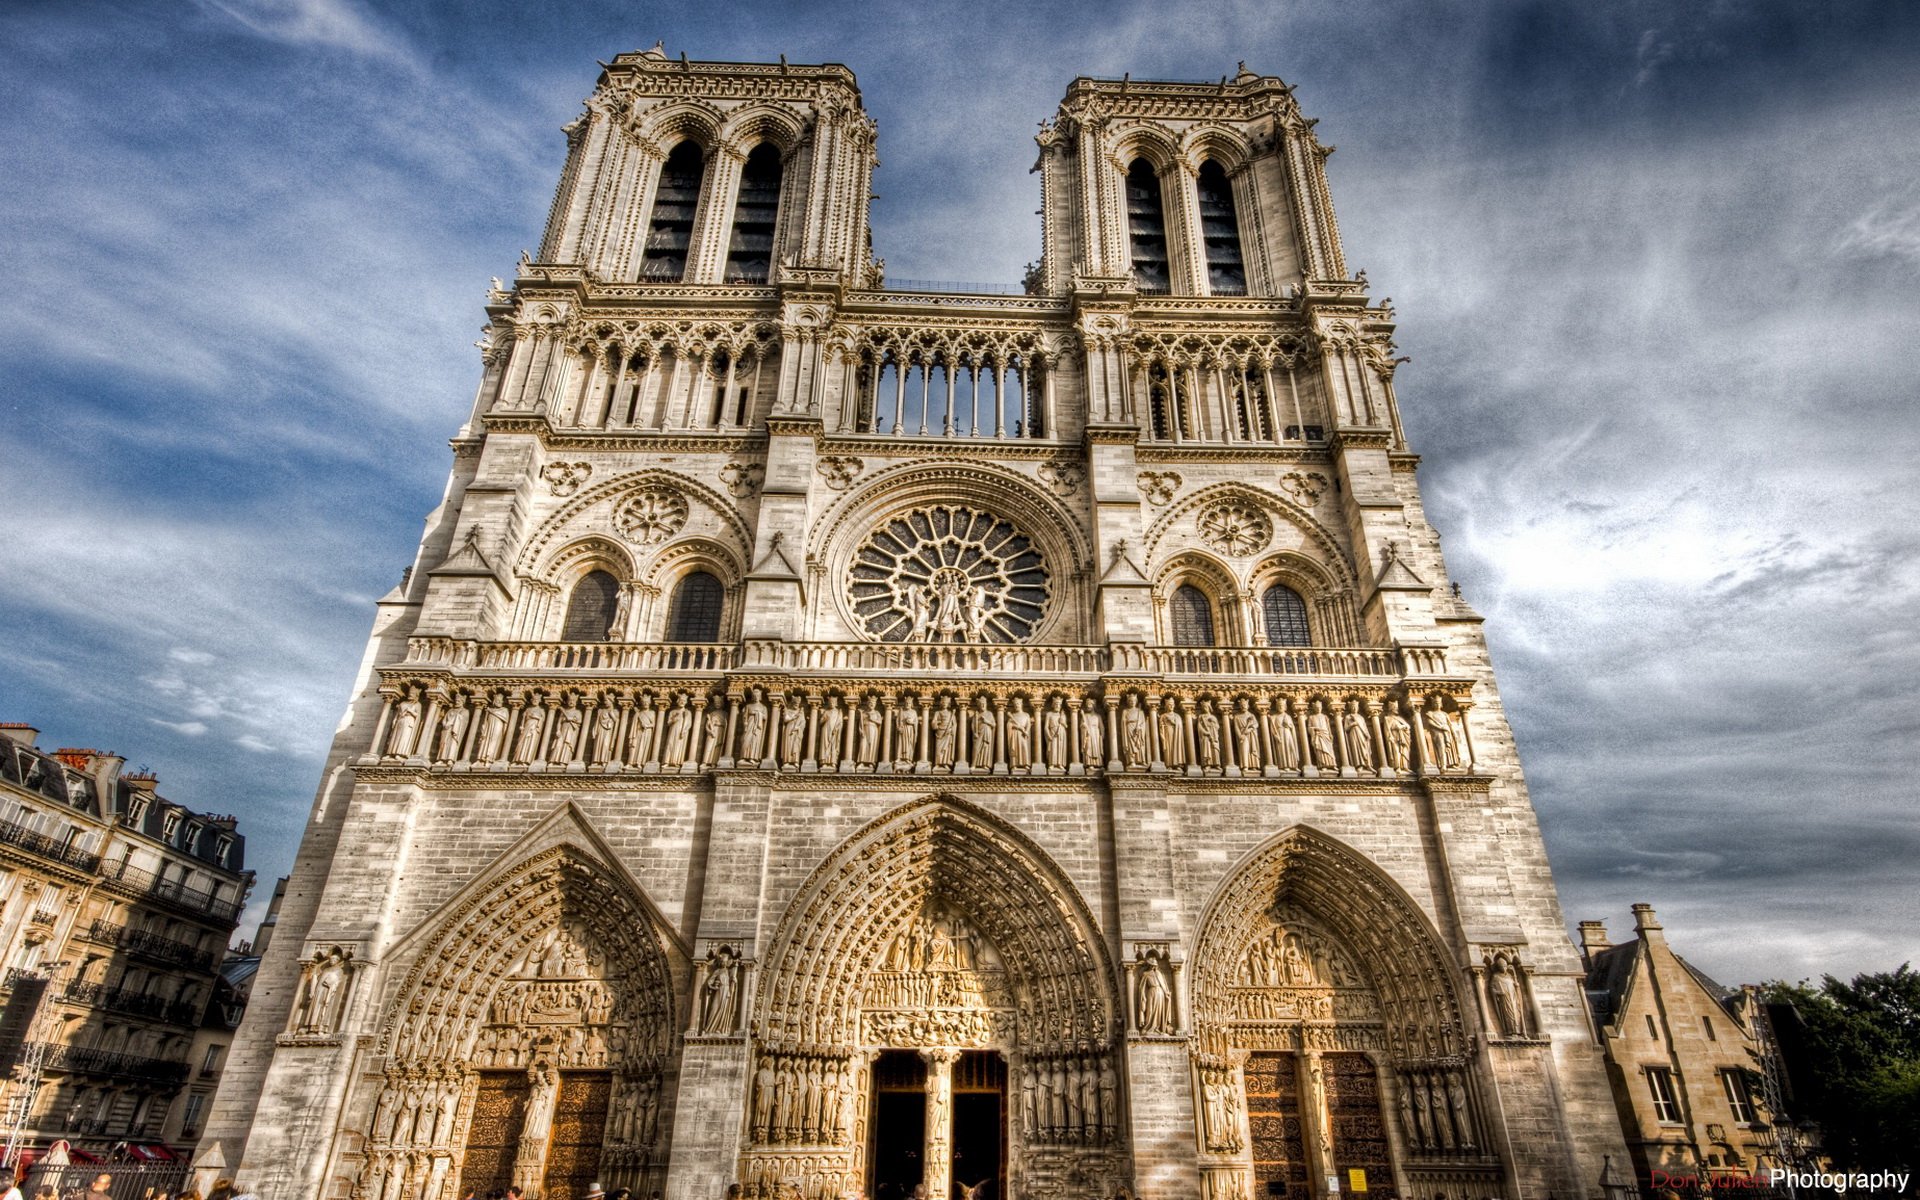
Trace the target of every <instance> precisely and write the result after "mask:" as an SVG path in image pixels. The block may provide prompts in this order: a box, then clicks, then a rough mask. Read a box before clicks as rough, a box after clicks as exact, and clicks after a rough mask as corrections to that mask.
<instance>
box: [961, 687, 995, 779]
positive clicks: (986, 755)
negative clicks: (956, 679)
mask: <svg viewBox="0 0 1920 1200" xmlns="http://www.w3.org/2000/svg"><path fill="white" fill-rule="evenodd" d="M993 727H994V721H993V711H992V710H991V709H989V708H988V707H987V698H986V697H985V696H975V697H974V698H973V716H972V718H971V719H970V721H969V723H968V727H967V736H968V737H969V738H971V739H972V741H973V745H972V751H973V753H972V756H971V762H972V766H973V769H974V770H976V771H991V770H992V769H993V733H994V728H993Z"/></svg>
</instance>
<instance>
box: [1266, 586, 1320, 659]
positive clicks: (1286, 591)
mask: <svg viewBox="0 0 1920 1200" xmlns="http://www.w3.org/2000/svg"><path fill="white" fill-rule="evenodd" d="M1260 616H1261V618H1262V621H1263V623H1264V624H1265V625H1266V627H1267V645H1269V646H1311V645H1313V634H1312V631H1310V630H1309V629H1308V628H1307V602H1306V601H1305V600H1302V599H1301V598H1300V593H1299V592H1296V591H1294V590H1293V589H1292V588H1290V587H1288V586H1287V585H1286V584H1284V583H1276V584H1274V585H1273V586H1272V587H1270V588H1268V589H1267V590H1266V593H1265V594H1264V595H1262V596H1261V597H1260Z"/></svg>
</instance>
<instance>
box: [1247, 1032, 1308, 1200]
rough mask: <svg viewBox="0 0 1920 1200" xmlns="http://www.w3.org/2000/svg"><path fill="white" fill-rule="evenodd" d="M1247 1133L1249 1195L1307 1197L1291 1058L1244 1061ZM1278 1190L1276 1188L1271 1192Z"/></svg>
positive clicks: (1254, 1056) (1265, 1056) (1264, 1057)
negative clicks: (1249, 1141)
mask: <svg viewBox="0 0 1920 1200" xmlns="http://www.w3.org/2000/svg"><path fill="white" fill-rule="evenodd" d="M1245 1074H1246V1079H1247V1128H1248V1130H1249V1131H1250V1132H1251V1134H1252V1136H1253V1194H1254V1196H1255V1197H1256V1198H1258V1197H1263V1196H1290V1197H1294V1198H1296V1200H1299V1198H1302V1197H1306V1196H1309V1195H1311V1194H1312V1191H1311V1189H1310V1188H1308V1186H1307V1153H1306V1141H1305V1139H1304V1137H1303V1135H1302V1131H1301V1125H1300V1070H1299V1066H1298V1064H1297V1061H1296V1059H1295V1057H1294V1056H1293V1055H1292V1054H1279V1053H1260V1054H1251V1055H1248V1056H1247V1066H1246V1072H1245ZM1276 1185H1278V1186H1276Z"/></svg>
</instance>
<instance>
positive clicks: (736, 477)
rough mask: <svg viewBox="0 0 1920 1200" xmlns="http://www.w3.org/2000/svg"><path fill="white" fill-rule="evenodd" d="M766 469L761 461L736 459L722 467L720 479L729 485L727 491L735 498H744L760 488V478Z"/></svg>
mask: <svg viewBox="0 0 1920 1200" xmlns="http://www.w3.org/2000/svg"><path fill="white" fill-rule="evenodd" d="M765 474H766V469H765V468H764V467H762V466H761V465H760V464H759V463H752V462H742V461H740V460H739V459H735V460H733V461H732V462H729V463H728V464H727V465H726V466H724V467H721V468H720V481H721V482H722V483H724V484H726V485H727V491H728V493H729V494H731V495H732V496H733V497H734V498H735V499H738V500H744V499H746V498H747V497H748V496H751V495H753V494H754V493H755V492H757V491H759V490H760V480H761V479H762V478H763V477H764V476H765Z"/></svg>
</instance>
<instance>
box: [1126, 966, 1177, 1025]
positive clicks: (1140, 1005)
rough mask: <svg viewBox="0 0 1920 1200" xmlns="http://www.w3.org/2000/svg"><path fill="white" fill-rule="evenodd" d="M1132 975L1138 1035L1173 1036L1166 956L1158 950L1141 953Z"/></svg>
mask: <svg viewBox="0 0 1920 1200" xmlns="http://www.w3.org/2000/svg"><path fill="white" fill-rule="evenodd" d="M1134 974H1135V976H1136V979H1135V983H1134V994H1135V995H1134V1023H1135V1024H1136V1025H1138V1026H1139V1028H1140V1032H1142V1033H1160V1034H1171V1033H1173V1032H1174V1030H1175V1028H1176V1026H1175V1024H1174V1016H1173V972H1172V970H1171V968H1169V967H1168V965H1167V960H1166V956H1165V955H1164V954H1162V953H1161V952H1160V951H1158V950H1148V951H1146V952H1144V953H1142V954H1141V955H1140V958H1139V960H1138V962H1137V964H1136V966H1135V967H1134Z"/></svg>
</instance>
